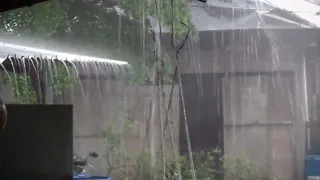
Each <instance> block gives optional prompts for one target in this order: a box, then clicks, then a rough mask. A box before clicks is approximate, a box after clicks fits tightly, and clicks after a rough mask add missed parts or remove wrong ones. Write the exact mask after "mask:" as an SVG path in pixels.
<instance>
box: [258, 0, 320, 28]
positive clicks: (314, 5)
mask: <svg viewBox="0 0 320 180" xmlns="http://www.w3.org/2000/svg"><path fill="white" fill-rule="evenodd" d="M263 1H265V2H267V3H269V4H272V5H273V6H275V7H277V8H279V9H282V10H283V11H287V12H290V13H292V14H295V15H296V16H298V17H299V18H302V19H305V20H307V21H309V22H310V23H312V24H313V25H315V26H317V27H320V16H319V15H316V14H317V13H318V12H319V10H320V5H319V4H320V3H319V1H316V0H308V1H307V0H263Z"/></svg>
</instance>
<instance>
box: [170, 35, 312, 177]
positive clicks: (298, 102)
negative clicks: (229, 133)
mask: <svg viewBox="0 0 320 180" xmlns="http://www.w3.org/2000/svg"><path fill="white" fill-rule="evenodd" d="M201 36H202V37H203V38H202V39H201V38H200V42H199V41H198V42H197V41H195V42H192V41H188V42H187V44H186V46H185V47H184V49H183V50H182V51H181V52H180V61H179V66H180V72H181V73H186V74H200V73H212V75H213V76H214V74H215V73H224V74H225V77H228V76H230V75H231V74H234V73H243V74H244V77H245V79H247V80H248V81H249V80H250V78H249V75H246V73H247V74H250V73H251V74H252V73H254V72H255V73H265V72H291V73H292V74H293V81H294V82H293V86H294V87H291V88H290V90H291V92H293V94H292V96H291V98H290V99H288V98H287V100H286V102H288V101H289V100H291V101H292V104H291V103H286V105H285V107H279V108H283V110H285V109H291V113H292V115H290V116H289V115H286V116H282V119H281V116H279V115H280V114H279V113H280V112H277V111H275V109H274V110H267V106H265V108H264V109H263V110H259V111H260V112H256V114H255V115H254V114H252V113H251V114H246V116H245V117H243V118H242V119H261V116H263V113H266V117H269V119H270V118H271V117H278V119H275V120H276V121H291V122H293V125H292V127H290V128H284V129H282V130H281V128H280V125H279V126H275V129H273V130H272V131H273V132H272V131H271V132H272V133H273V134H274V135H273V136H268V137H269V140H267V139H266V138H267V137H266V138H265V139H266V140H265V142H268V141H270V142H272V143H273V144H271V145H269V146H271V147H269V148H267V151H271V152H273V153H275V152H277V151H276V149H277V148H278V149H279V148H280V150H281V149H282V151H283V152H285V150H289V151H290V153H291V154H293V155H292V156H291V155H286V154H281V153H280V154H278V155H280V156H282V157H285V156H291V160H288V161H287V162H288V163H290V162H294V164H295V165H294V166H293V167H289V166H290V165H288V168H285V166H286V165H284V167H278V170H277V167H276V164H277V163H276V161H273V160H272V158H274V157H276V156H277V155H276V154H274V155H272V156H269V155H268V156H267V157H266V156H265V157H266V158H264V159H265V160H266V161H270V160H271V161H272V162H267V166H269V169H264V171H267V172H268V173H270V174H269V176H271V177H272V176H273V177H275V176H282V177H283V178H285V179H290V178H291V177H294V178H296V179H303V174H304V158H305V155H306V153H305V148H306V131H305V129H306V126H305V122H306V121H307V120H308V119H309V112H308V106H309V104H308V97H307V86H306V83H307V82H306V68H305V63H304V52H305V49H306V48H307V47H308V46H309V44H312V43H313V40H314V39H316V35H315V32H314V31H313V30H312V31H308V30H305V31H299V32H298V31H296V30H293V31H289V30H282V31H269V30H265V31H262V30H261V31H257V30H248V31H245V30H243V31H240V30H239V31H234V32H232V31H225V32H214V33H213V32H211V33H207V36H204V35H201V34H200V37H201ZM204 37H205V38H204ZM165 41H166V40H165ZM206 45H207V46H206ZM168 47H169V46H168ZM246 47H249V48H246ZM168 49H169V51H170V48H168ZM174 53H175V52H174V51H172V49H171V51H170V54H171V55H174ZM199 77H200V76H199ZM281 80H286V79H285V78H281V77H276V78H275V83H277V84H278V86H282V84H281ZM279 83H280V85H279ZM231 84H232V83H231ZM233 84H234V85H235V83H233ZM195 85H197V84H196V82H195ZM199 86H201V85H199ZM283 86H284V85H283ZM199 88H200V87H199ZM234 88H236V90H235V91H240V90H241V88H240V86H238V87H237V86H234ZM237 88H238V90H237ZM239 88H240V89H239ZM251 88H253V90H255V89H256V88H254V86H252V87H251ZM224 93H226V92H224ZM288 93H289V92H288ZM288 93H287V94H288ZM233 94H234V93H233ZM273 94H274V95H272V96H275V97H276V96H278V98H280V96H279V94H280V93H279V92H278V91H274V92H273ZM238 96H239V97H238V98H240V97H241V98H244V97H243V96H244V94H243V95H238ZM229 98H231V97H229ZM250 98H251V95H249V101H244V104H243V103H242V104H241V106H240V105H239V104H238V105H236V104H235V100H232V99H231V100H229V102H231V103H233V105H234V106H237V108H238V111H241V112H242V110H241V108H240V107H247V109H248V108H249V107H252V106H250V104H248V103H251V102H252V100H250ZM270 98H271V97H267V99H270ZM223 103H224V105H223V106H225V103H226V101H225V102H223ZM270 103H271V102H270ZM271 107H272V106H270V108H271ZM239 108H240V109H239ZM270 108H269V109H270ZM248 110H249V111H257V110H254V109H252V108H251V110H250V108H249V109H248ZM243 112H244V111H243ZM189 113H192V112H189ZM228 113H229V114H228V115H229V117H232V116H236V117H239V114H236V112H235V111H233V112H232V111H229V112H228ZM249 115H250V116H252V117H249ZM288 117H291V118H289V119H284V118H288ZM226 118H228V117H224V121H226ZM279 118H280V119H279ZM272 120H274V119H272ZM269 121H270V120H269ZM276 127H279V128H280V129H279V128H278V130H277V128H276ZM267 131H269V130H267ZM234 132H237V130H234ZM288 132H289V134H288ZM261 133H262V132H261ZM269 134H270V133H269ZM225 135H226V134H225ZM238 135H240V136H245V137H250V136H251V137H253V136H254V135H253V134H252V133H251V135H250V133H249V135H248V134H247V135H245V134H238ZM236 136H237V135H236ZM280 136H286V137H287V138H282V139H281V138H277V137H280ZM290 136H292V137H293V138H289V137H290ZM245 137H244V138H245ZM234 138H235V137H234ZM270 138H271V139H270ZM272 138H273V139H272ZM232 139H233V138H232V137H231V139H229V140H228V139H225V141H231V140H232ZM258 141H261V139H259V140H257V139H256V140H255V139H252V140H250V141H249V144H247V146H232V147H233V148H234V149H233V151H234V152H243V151H248V152H251V150H252V151H253V152H261V153H260V154H257V156H253V157H250V158H251V159H249V160H251V161H252V162H261V156H264V154H263V153H262V152H264V150H265V148H264V146H259V145H258ZM224 143H225V144H226V143H231V142H224ZM288 143H289V144H291V145H290V146H289V145H288V146H286V147H284V146H283V144H288ZM280 145H281V146H280ZM225 147H226V146H225ZM259 148H261V149H259ZM279 152H280V151H279ZM266 153H267V154H269V153H270V152H266ZM259 156H260V157H259ZM262 158H263V157H262ZM270 166H271V167H270ZM283 168H284V169H283ZM279 169H280V171H279ZM289 169H290V170H289ZM284 173H289V175H285V174H284ZM291 173H292V174H291Z"/></svg>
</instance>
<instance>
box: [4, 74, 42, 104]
mask: <svg viewBox="0 0 320 180" xmlns="http://www.w3.org/2000/svg"><path fill="white" fill-rule="evenodd" d="M8 82H9V83H10V85H11V88H12V92H13V96H14V98H15V99H16V100H18V101H19V102H20V103H21V104H35V103H37V94H36V91H35V90H34V88H33V87H32V84H31V78H30V76H26V75H21V74H13V73H9V75H8V76H5V77H3V79H2V84H7V83H8Z"/></svg>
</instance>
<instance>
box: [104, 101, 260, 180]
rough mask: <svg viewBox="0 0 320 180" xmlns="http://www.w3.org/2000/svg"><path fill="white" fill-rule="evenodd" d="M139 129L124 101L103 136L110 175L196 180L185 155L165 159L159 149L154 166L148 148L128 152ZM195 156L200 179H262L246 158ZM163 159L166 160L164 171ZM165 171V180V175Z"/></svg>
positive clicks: (210, 154)
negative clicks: (129, 141)
mask: <svg viewBox="0 0 320 180" xmlns="http://www.w3.org/2000/svg"><path fill="white" fill-rule="evenodd" d="M121 122H122V123H121ZM115 123H116V124H115ZM139 127H140V124H139V121H135V120H132V117H130V115H129V114H128V106H127V104H126V103H125V102H121V103H120V107H119V108H118V112H117V118H116V122H113V123H111V124H110V125H108V126H107V128H106V130H105V131H103V133H102V134H101V135H102V136H103V137H104V138H105V144H106V156H105V158H106V159H107V162H108V167H106V168H107V175H108V176H110V177H114V178H119V179H125V180H146V179H154V180H179V177H181V179H182V180H193V177H192V167H191V166H190V162H189V160H188V158H187V157H186V156H181V157H179V160H178V161H176V160H174V158H172V157H164V156H166V155H163V153H162V150H161V149H159V150H158V151H157V153H156V165H155V166H152V165H151V161H150V160H151V152H150V151H149V149H148V148H142V149H141V151H140V152H139V153H138V154H132V153H131V154H130V153H127V152H126V151H127V150H128V149H127V148H129V147H126V146H125V141H126V140H128V139H127V138H128V137H129V138H131V137H130V136H133V137H137V133H140V128H139ZM137 128H139V131H137ZM145 131H147V129H146V130H145ZM139 140H140V141H141V143H143V141H145V139H143V138H140V139H139ZM129 154H130V155H129ZM192 154H193V162H194V167H195V169H194V170H195V173H196V177H197V180H218V179H221V178H222V177H224V178H225V179H226V180H257V179H259V172H258V170H257V168H256V167H255V166H254V165H253V164H251V163H250V162H249V161H248V159H247V158H246V157H244V156H242V157H238V158H230V157H227V156H225V155H224V154H223V152H222V151H221V150H220V149H212V150H209V151H201V152H193V153H192ZM162 158H165V159H166V164H165V169H163V166H162ZM164 171H165V179H163V176H162V174H163V173H164Z"/></svg>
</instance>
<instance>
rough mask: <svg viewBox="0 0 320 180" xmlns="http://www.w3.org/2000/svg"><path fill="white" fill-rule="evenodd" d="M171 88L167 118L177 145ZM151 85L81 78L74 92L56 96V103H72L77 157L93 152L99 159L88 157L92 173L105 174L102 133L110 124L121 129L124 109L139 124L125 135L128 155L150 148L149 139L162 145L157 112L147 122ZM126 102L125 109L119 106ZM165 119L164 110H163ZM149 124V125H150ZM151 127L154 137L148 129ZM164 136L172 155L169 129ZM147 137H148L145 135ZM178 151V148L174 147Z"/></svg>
mask: <svg viewBox="0 0 320 180" xmlns="http://www.w3.org/2000/svg"><path fill="white" fill-rule="evenodd" d="M177 87H178V86H176V88H175V89H174V92H173V93H174V94H173V99H172V105H171V109H170V110H169V117H170V120H171V125H172V129H173V130H172V131H173V138H174V141H175V142H174V143H175V145H176V148H178V147H179V142H178V141H179V91H178V88H177ZM170 91H171V85H168V86H165V94H166V95H165V103H166V104H168V101H169V96H170ZM151 101H152V87H151V86H125V85H124V84H122V83H121V82H117V81H110V80H98V81H97V80H94V79H82V80H81V86H80V85H78V86H77V87H76V88H75V89H74V91H72V92H69V93H65V94H64V95H63V96H61V97H56V102H55V103H58V104H59V103H62V104H73V105H74V124H73V129H74V145H73V147H74V151H75V153H77V154H78V155H80V156H86V155H87V154H88V153H89V152H91V151H95V152H97V153H98V154H99V156H100V157H99V158H97V159H90V160H89V162H90V163H91V164H92V165H93V166H95V167H94V168H93V169H92V170H90V171H91V172H92V173H95V174H100V175H105V174H106V173H107V167H108V165H107V160H106V158H105V155H106V151H107V149H106V144H105V142H106V139H105V138H103V137H102V136H101V132H103V131H104V130H106V129H107V128H108V127H109V126H112V127H113V129H115V130H116V129H118V130H119V129H120V128H121V127H122V125H123V123H124V117H121V116H123V115H125V112H126V113H127V115H128V119H129V120H131V121H137V122H138V124H139V125H138V126H137V128H136V129H134V130H132V131H131V132H127V133H126V134H125V135H124V139H125V141H124V143H125V144H124V146H125V151H126V154H127V155H128V156H132V157H135V156H136V155H138V153H139V152H140V151H141V150H142V149H143V147H146V148H148V149H149V148H150V142H151V141H153V142H155V149H156V150H158V149H159V148H160V144H161V130H160V122H161V119H160V113H159V112H158V113H156V118H155V120H154V124H150V123H149V122H150V116H151ZM123 103H124V104H126V106H127V107H126V110H124V109H123V108H122V107H121V106H122V105H123ZM162 115H163V119H165V113H164V112H163V113H162ZM150 126H152V127H150ZM151 128H152V129H153V135H154V137H153V140H151V139H150V134H149V135H148V133H149V131H147V129H149V130H150V129H151ZM164 134H165V137H164V139H165V140H164V141H165V149H166V153H167V155H169V156H171V157H172V156H173V149H172V141H171V136H170V133H169V128H167V129H166V133H164ZM146 137H147V138H146ZM177 150H178V149H177Z"/></svg>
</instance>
